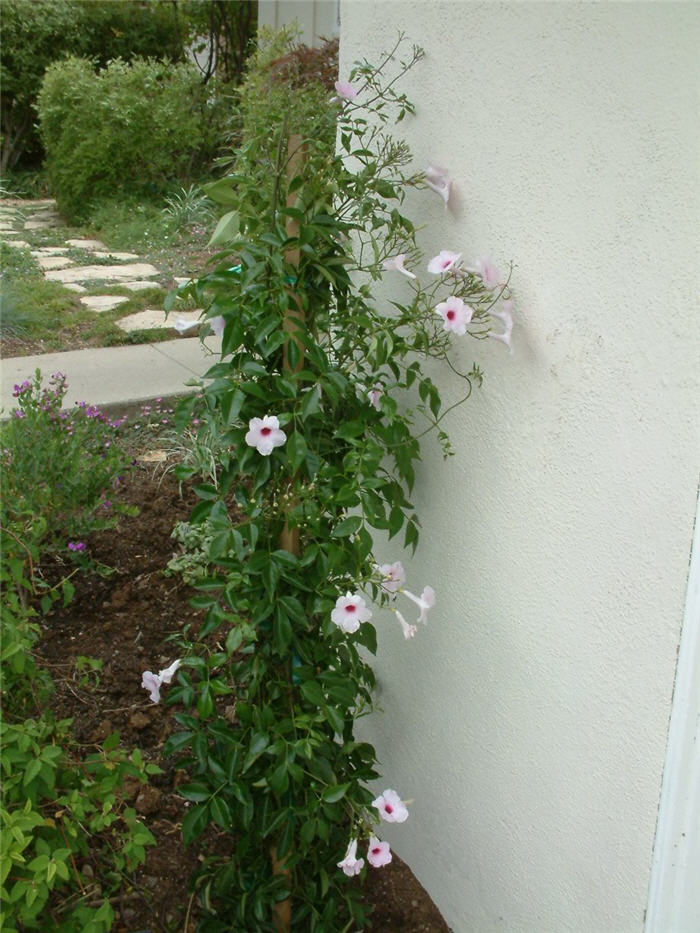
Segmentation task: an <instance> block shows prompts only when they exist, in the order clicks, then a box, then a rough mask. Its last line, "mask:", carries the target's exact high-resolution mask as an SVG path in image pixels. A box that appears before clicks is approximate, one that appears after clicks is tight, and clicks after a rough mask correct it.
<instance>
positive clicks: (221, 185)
mask: <svg viewBox="0 0 700 933" xmlns="http://www.w3.org/2000/svg"><path fill="white" fill-rule="evenodd" d="M202 191H203V192H204V193H205V194H206V196H207V197H208V198H209V200H210V201H214V202H215V203H216V204H223V205H232V204H237V203H238V201H239V196H238V194H236V192H235V191H234V189H233V185H232V182H231V180H230V179H229V178H219V179H217V180H216V181H210V182H208V183H207V184H206V185H202Z"/></svg>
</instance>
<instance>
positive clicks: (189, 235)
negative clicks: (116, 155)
mask: <svg viewBox="0 0 700 933" xmlns="http://www.w3.org/2000/svg"><path fill="white" fill-rule="evenodd" d="M194 191H195V189H194V188H193V189H192V191H188V192H185V194H186V195H187V198H184V196H183V201H186V202H187V203H185V204H184V207H182V205H180V206H181V207H182V210H178V211H174V210H173V209H172V204H171V205H169V206H168V205H166V203H165V202H164V201H163V200H159V201H157V202H155V201H142V202H134V201H124V200H123V199H122V200H118V201H117V200H115V201H102V202H100V203H98V204H96V205H95V207H94V208H93V211H92V212H91V216H90V219H89V220H87V221H86V222H84V223H82V224H74V225H69V224H59V225H57V226H51V227H44V228H41V229H36V230H24V228H23V221H24V220H25V219H26V218H30V217H31V216H32V214H33V207H34V206H33V205H31V204H30V205H28V207H27V208H26V210H25V209H22V207H21V206H20V205H13V206H12V207H11V208H8V209H7V211H6V214H5V216H6V217H7V219H9V220H13V222H14V226H15V229H17V232H18V234H19V236H20V237H21V238H22V239H23V240H25V241H26V242H27V243H29V244H30V248H31V249H33V250H36V249H39V248H41V247H49V246H52V247H59V246H60V247H65V252H62V253H61V257H65V258H67V259H70V260H72V261H73V263H74V265H76V266H78V265H80V266H84V265H91V266H99V265H105V266H106V265H124V264H125V263H122V262H120V261H119V260H110V259H109V258H108V257H99V256H95V255H94V253H92V252H91V251H88V250H84V249H80V248H77V247H68V246H67V245H66V240H68V239H95V240H101V241H102V242H103V243H104V244H105V251H112V252H124V253H132V254H136V255H137V256H138V260H136V259H135V260H132V261H133V262H137V261H139V262H150V263H151V264H153V265H154V266H155V267H156V268H157V269H158V270H159V272H160V275H159V276H158V278H157V279H156V280H154V282H153V286H152V287H151V288H147V289H142V290H140V291H131V290H130V289H128V288H126V287H125V286H124V285H123V284H122V283H119V282H115V281H113V280H105V281H102V282H99V281H90V282H85V283H83V287H84V288H85V291H84V292H81V293H80V294H78V293H76V292H73V291H72V290H70V289H67V288H66V287H65V286H64V285H63V284H62V283H61V282H58V281H50V280H47V279H46V278H45V277H44V275H43V273H42V270H41V269H40V267H39V265H38V263H37V262H36V261H35V260H34V258H33V257H32V256H31V253H30V250H29V249H24V248H18V247H13V246H11V245H9V244H3V246H2V253H1V254H0V262H1V263H2V269H3V282H2V286H1V289H0V342H1V344H2V353H3V355H5V356H8V357H11V356H23V355H28V354H36V353H46V352H52V351H61V350H72V349H80V348H82V347H99V346H117V345H120V344H134V343H151V342H154V341H158V340H170V339H172V338H173V337H174V336H175V334H174V332H172V331H171V330H169V329H168V330H165V329H156V328H154V329H149V330H139V331H132V332H131V333H128V334H127V333H125V332H124V331H122V330H121V328H119V327H118V326H117V321H118V320H119V319H121V318H123V317H126V316H127V315H129V314H134V313H136V312H138V311H143V310H146V309H147V308H152V309H162V308H163V305H164V301H165V297H166V295H167V294H168V291H169V290H170V286H171V284H172V279H173V277H175V276H178V277H179V276H182V277H183V278H187V277H191V276H197V275H200V274H202V273H203V272H204V270H205V267H206V260H207V258H208V256H209V255H210V254H211V252H212V251H211V250H209V249H207V247H206V241H207V239H208V236H209V232H210V231H209V229H207V228H205V226H203V225H202V224H201V223H199V221H201V220H202V219H203V218H202V215H201V214H200V213H198V211H199V207H200V205H199V203H198V202H196V203H195V201H196V199H194V194H193V193H192V192H194ZM189 200H192V201H193V204H194V207H196V208H197V210H194V209H190V208H191V207H192V205H190V204H189ZM168 207H169V209H168ZM185 208H187V209H186V210H185ZM37 209H38V210H45V208H43V207H42V208H37ZM212 225H213V221H211V223H210V224H209V227H211V226H212ZM89 295H122V296H124V297H125V298H127V299H128V300H127V301H125V302H123V303H122V304H121V305H119V306H118V307H117V308H114V309H113V310H111V311H105V312H100V313H97V312H94V311H91V310H90V309H88V308H86V307H85V306H84V305H83V304H81V302H80V297H83V296H89ZM195 308H196V304H195V302H194V301H193V300H192V299H186V300H181V301H179V302H178V305H177V309H176V310H177V311H192V310H195ZM173 317H174V315H173Z"/></svg>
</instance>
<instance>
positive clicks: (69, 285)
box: [63, 282, 87, 294]
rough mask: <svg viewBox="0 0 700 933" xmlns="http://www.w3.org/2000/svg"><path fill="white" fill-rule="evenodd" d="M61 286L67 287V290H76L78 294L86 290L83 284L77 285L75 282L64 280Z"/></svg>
mask: <svg viewBox="0 0 700 933" xmlns="http://www.w3.org/2000/svg"><path fill="white" fill-rule="evenodd" d="M63 287H64V288H67V289H68V291H69V292H78V294H82V293H83V292H86V291H87V288H85V286H84V285H78V283H77V282H66V284H65V285H64V286H63Z"/></svg>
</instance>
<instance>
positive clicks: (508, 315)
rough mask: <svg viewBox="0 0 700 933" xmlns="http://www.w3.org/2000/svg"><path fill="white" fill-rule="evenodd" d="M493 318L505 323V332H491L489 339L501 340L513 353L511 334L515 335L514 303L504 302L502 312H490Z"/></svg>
mask: <svg viewBox="0 0 700 933" xmlns="http://www.w3.org/2000/svg"><path fill="white" fill-rule="evenodd" d="M489 314H490V315H491V317H495V318H496V319H497V320H499V321H501V322H502V323H503V327H504V331H503V333H502V334H495V333H494V332H493V331H491V330H490V331H489V334H488V335H489V337H493V339H494V340H500V342H501V343H504V344H505V345H506V346H507V347H508V349H509V350H510V352H511V353H512V352H513V347H512V346H511V334H512V333H513V302H512V301H510V300H508V301H504V302H503V310H502V311H493V310H491V311H489Z"/></svg>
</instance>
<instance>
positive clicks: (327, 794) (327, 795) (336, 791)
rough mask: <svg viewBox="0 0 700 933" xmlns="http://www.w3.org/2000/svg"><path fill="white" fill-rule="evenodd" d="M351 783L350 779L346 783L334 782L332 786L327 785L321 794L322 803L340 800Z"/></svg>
mask: <svg viewBox="0 0 700 933" xmlns="http://www.w3.org/2000/svg"><path fill="white" fill-rule="evenodd" d="M351 783H352V782H351V781H348V782H347V783H346V784H336V785H335V786H334V787H327V788H326V789H325V790H324V792H323V793H322V794H321V797H322V799H323V801H324V803H336V801H338V800H342V799H343V797H344V796H345V794H346V793H347V789H348V787H350V784H351Z"/></svg>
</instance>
